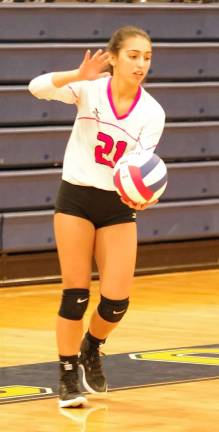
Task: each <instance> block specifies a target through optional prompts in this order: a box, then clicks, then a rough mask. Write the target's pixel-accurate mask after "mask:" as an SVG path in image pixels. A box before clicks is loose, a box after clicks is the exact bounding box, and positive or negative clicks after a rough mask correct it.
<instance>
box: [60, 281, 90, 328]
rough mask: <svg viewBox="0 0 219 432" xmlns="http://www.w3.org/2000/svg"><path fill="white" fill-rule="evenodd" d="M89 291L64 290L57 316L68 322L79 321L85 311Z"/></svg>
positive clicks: (77, 289)
mask: <svg viewBox="0 0 219 432" xmlns="http://www.w3.org/2000/svg"><path fill="white" fill-rule="evenodd" d="M88 302H89V290H88V289H87V288H70V289H64V290H63V294H62V301H61V305H60V309H59V316H61V317H62V318H66V319H69V320H75V321H79V320H81V319H82V318H83V315H84V313H85V311H86V309H87V306H88Z"/></svg>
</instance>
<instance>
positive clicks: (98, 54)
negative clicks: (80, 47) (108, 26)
mask: <svg viewBox="0 0 219 432" xmlns="http://www.w3.org/2000/svg"><path fill="white" fill-rule="evenodd" d="M102 52H103V50H102V49H98V50H97V51H96V52H95V53H94V55H93V56H92V60H97V59H98V58H99V57H100V55H101V54H102Z"/></svg>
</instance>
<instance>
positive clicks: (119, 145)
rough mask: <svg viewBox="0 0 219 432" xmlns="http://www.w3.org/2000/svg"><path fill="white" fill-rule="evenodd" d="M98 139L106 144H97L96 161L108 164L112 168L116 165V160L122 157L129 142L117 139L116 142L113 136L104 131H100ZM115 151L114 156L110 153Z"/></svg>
mask: <svg viewBox="0 0 219 432" xmlns="http://www.w3.org/2000/svg"><path fill="white" fill-rule="evenodd" d="M97 139H98V140H99V141H101V142H102V143H103V144H104V145H97V146H96V147H95V161H96V162H97V163H99V164H102V165H107V166H109V167H111V168H113V167H114V165H115V164H116V162H117V161H118V160H119V159H120V158H121V156H122V155H123V153H124V152H125V149H126V147H127V142H125V141H117V142H116V143H114V140H113V138H112V137H111V136H110V135H107V134H105V133H103V132H98V135H97ZM113 151H115V154H114V156H113V158H112V159H111V158H110V154H112V153H113Z"/></svg>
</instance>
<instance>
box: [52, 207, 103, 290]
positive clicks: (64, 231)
mask: <svg viewBox="0 0 219 432" xmlns="http://www.w3.org/2000/svg"><path fill="white" fill-rule="evenodd" d="M54 229H55V237H56V244H57V249H58V255H59V261H60V266H61V272H62V279H63V287H64V288H88V287H89V285H90V278H91V266H92V255H93V250H94V239H95V228H94V226H93V224H92V223H91V222H90V221H88V220H87V219H83V218H80V217H77V216H71V215H68V214H64V213H56V214H55V217H54Z"/></svg>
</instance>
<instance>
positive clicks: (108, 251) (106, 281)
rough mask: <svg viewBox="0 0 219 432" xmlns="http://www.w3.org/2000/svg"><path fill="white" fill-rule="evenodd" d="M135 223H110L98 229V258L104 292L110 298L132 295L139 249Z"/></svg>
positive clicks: (96, 255) (96, 250) (96, 253)
mask: <svg viewBox="0 0 219 432" xmlns="http://www.w3.org/2000/svg"><path fill="white" fill-rule="evenodd" d="M136 231H137V229H136V223H135V222H128V223H123V224H116V225H110V226H107V227H103V228H99V229H98V230H97V231H96V243H95V258H96V263H97V267H98V270H99V276H100V291H101V294H102V295H104V296H105V297H107V298H111V299H117V300H119V299H124V298H126V297H128V296H129V293H130V288H131V284H132V279H133V274H134V269H135V262H136V250H137V232H136Z"/></svg>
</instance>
